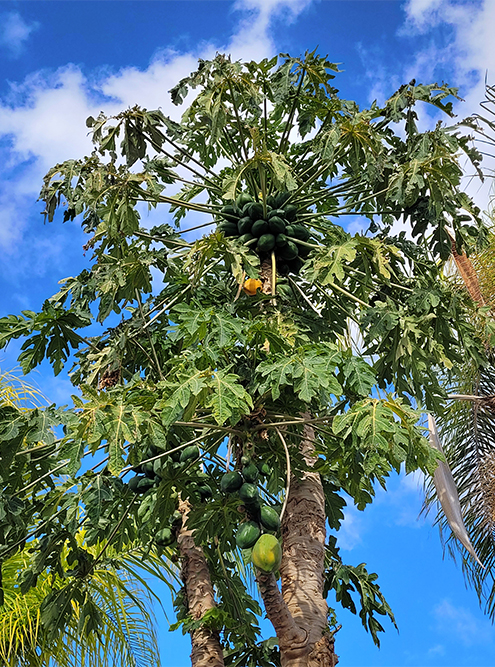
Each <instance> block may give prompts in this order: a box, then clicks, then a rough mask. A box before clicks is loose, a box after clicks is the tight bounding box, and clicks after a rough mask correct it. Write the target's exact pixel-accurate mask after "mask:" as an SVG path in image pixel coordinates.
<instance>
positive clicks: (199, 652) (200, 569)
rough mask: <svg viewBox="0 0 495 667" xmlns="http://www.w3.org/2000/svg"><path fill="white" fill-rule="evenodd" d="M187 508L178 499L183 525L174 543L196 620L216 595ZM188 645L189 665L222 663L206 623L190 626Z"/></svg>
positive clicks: (219, 666) (217, 641)
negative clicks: (190, 527) (195, 541)
mask: <svg viewBox="0 0 495 667" xmlns="http://www.w3.org/2000/svg"><path fill="white" fill-rule="evenodd" d="M189 508H190V506H189V503H188V502H187V501H183V500H181V501H179V512H181V514H182V528H181V530H180V532H179V535H178V538H177V544H178V547H179V553H180V556H181V562H182V569H181V577H182V581H183V583H184V588H185V593H186V599H187V605H188V609H189V613H190V615H191V617H192V618H193V619H195V620H199V619H200V618H202V617H203V616H204V614H205V612H207V611H208V610H209V609H212V608H213V607H214V606H215V596H214V593H213V586H212V584H211V578H210V572H209V569H208V563H207V562H206V558H205V556H204V554H203V550H202V549H201V547H198V546H197V545H196V544H195V543H194V539H193V531H192V530H188V528H187V515H188V513H189ZM191 645H192V651H191V665H192V667H224V661H223V651H222V647H221V645H220V638H219V636H218V633H217V632H214V631H213V630H211V629H209V628H206V627H200V628H198V629H196V630H193V631H192V632H191Z"/></svg>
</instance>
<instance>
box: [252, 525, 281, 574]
mask: <svg viewBox="0 0 495 667" xmlns="http://www.w3.org/2000/svg"><path fill="white" fill-rule="evenodd" d="M251 560H252V562H253V565H254V566H255V567H257V568H259V569H260V570H263V572H274V571H275V570H278V568H279V567H280V561H281V560H282V548H281V546H280V543H279V541H278V540H277V538H276V537H275V536H274V535H269V534H268V533H264V534H263V535H262V536H261V537H260V538H259V539H258V541H257V542H256V544H255V545H254V547H253V551H252V554H251Z"/></svg>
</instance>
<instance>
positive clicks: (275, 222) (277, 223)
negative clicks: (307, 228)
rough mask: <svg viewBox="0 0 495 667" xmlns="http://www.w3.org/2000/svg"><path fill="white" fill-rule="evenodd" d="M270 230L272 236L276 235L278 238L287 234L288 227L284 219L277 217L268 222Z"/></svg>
mask: <svg viewBox="0 0 495 667" xmlns="http://www.w3.org/2000/svg"><path fill="white" fill-rule="evenodd" d="M268 229H269V230H270V234H274V235H275V236H276V235H277V234H285V231H286V225H285V222H284V221H283V220H282V218H279V217H278V216H276V215H275V216H274V217H273V218H270V220H268Z"/></svg>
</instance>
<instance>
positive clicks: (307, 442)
mask: <svg viewBox="0 0 495 667" xmlns="http://www.w3.org/2000/svg"><path fill="white" fill-rule="evenodd" d="M271 269H272V267H271V262H269V261H265V262H263V264H262V266H261V270H260V277H261V280H262V281H263V288H262V289H263V292H264V293H265V294H272V293H273V292H272V270H271ZM305 416H309V415H305ZM303 436H304V437H303V438H302V440H301V445H300V448H301V453H302V455H303V457H304V460H305V462H306V464H307V465H308V467H311V466H312V464H313V463H314V461H315V455H314V444H313V443H314V430H313V429H312V428H311V427H310V426H308V425H306V426H305V427H304V431H303ZM325 522H326V515H325V495H324V492H323V485H322V483H321V478H320V475H319V474H318V473H313V472H305V473H303V474H302V475H301V477H300V478H299V479H298V478H296V477H295V476H294V475H292V477H291V480H290V491H289V498H288V501H287V506H286V511H285V514H284V517H283V521H282V539H283V547H282V554H283V555H282V564H281V566H280V574H281V580H282V592H281V593H280V591H279V588H278V586H277V582H276V581H275V577H274V576H273V574H266V573H261V572H258V574H257V582H258V586H259V589H260V593H261V596H262V598H263V602H264V605H265V610H266V613H267V616H268V618H269V619H270V621H271V622H272V624H273V627H274V629H275V632H276V634H277V638H278V641H279V647H280V654H281V663H282V667H334V666H335V665H336V664H337V662H338V658H337V656H336V655H335V652H334V640H333V635H332V634H331V633H330V631H329V628H328V619H327V612H328V605H327V603H326V600H325V598H324V597H323V583H324V565H325V540H326V528H325Z"/></svg>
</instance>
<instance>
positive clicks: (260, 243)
mask: <svg viewBox="0 0 495 667" xmlns="http://www.w3.org/2000/svg"><path fill="white" fill-rule="evenodd" d="M289 197H290V193H288V192H279V193H277V194H275V195H269V196H268V197H267V200H266V204H264V203H263V202H261V201H254V200H253V198H252V196H251V195H250V194H249V193H247V192H242V193H241V194H240V195H238V197H237V198H236V200H235V201H233V202H232V203H229V204H226V205H225V206H224V207H223V208H222V211H221V214H220V215H221V216H222V218H223V220H222V221H221V222H220V223H219V224H218V226H217V229H218V230H219V231H221V232H223V233H224V234H225V236H236V237H238V238H239V241H241V243H244V244H245V245H248V246H249V247H252V248H253V250H255V251H256V252H257V253H258V254H259V256H260V258H261V259H262V260H263V259H265V258H266V257H269V256H271V253H272V252H274V253H275V258H276V261H277V271H278V273H279V274H280V275H282V276H283V275H287V274H288V273H298V272H299V271H300V270H301V268H302V266H303V264H304V259H305V258H306V257H307V256H308V255H309V253H310V251H311V244H308V243H307V242H308V241H309V239H310V236H311V235H310V232H309V231H308V229H307V227H306V226H305V225H303V224H301V223H300V222H298V219H297V216H298V208H297V206H295V205H294V204H290V203H286V202H287V200H288V199H289Z"/></svg>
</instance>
